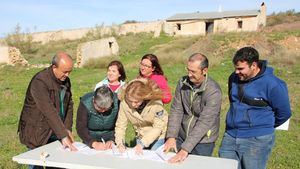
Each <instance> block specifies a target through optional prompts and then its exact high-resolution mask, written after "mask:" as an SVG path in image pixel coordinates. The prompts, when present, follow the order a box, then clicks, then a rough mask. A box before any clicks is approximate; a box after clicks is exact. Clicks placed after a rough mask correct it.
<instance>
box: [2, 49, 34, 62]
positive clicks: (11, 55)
mask: <svg viewBox="0 0 300 169" xmlns="http://www.w3.org/2000/svg"><path fill="white" fill-rule="evenodd" d="M0 64H7V65H12V66H14V65H28V62H27V60H26V59H25V58H24V57H23V56H22V55H21V52H20V50H19V49H18V48H16V47H9V46H0Z"/></svg>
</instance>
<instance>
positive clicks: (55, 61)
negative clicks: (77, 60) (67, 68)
mask: <svg viewBox="0 0 300 169" xmlns="http://www.w3.org/2000/svg"><path fill="white" fill-rule="evenodd" d="M63 55H66V56H67V57H69V58H70V59H71V60H72V57H71V56H70V55H69V54H67V53H64V52H59V53H56V54H55V55H54V56H53V58H52V60H51V65H55V66H57V67H58V64H59V62H60V60H61V58H62V56H63Z"/></svg>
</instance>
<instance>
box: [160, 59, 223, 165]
mask: <svg viewBox="0 0 300 169" xmlns="http://www.w3.org/2000/svg"><path fill="white" fill-rule="evenodd" d="M187 73H188V75H187V76H184V77H182V78H181V79H180V80H179V82H178V84H177V87H176V91H175V96H174V99H173V102H172V105H171V110H170V114H169V121H168V130H167V134H166V138H167V141H166V143H165V147H164V150H165V151H166V152H168V151H170V150H172V149H173V150H175V152H177V150H179V151H178V152H177V154H176V155H175V156H174V157H172V158H171V159H170V160H169V162H170V163H177V162H182V161H184V160H185V159H186V158H187V156H188V154H194V155H203V156H211V155H212V152H213V149H214V147H215V141H216V140H217V138H218V135H219V126H220V109H221V101H222V92H221V89H220V86H219V85H218V83H217V82H215V81H214V80H213V79H211V78H210V77H209V76H208V59H207V58H206V56H205V55H203V54H201V53H195V54H193V55H191V56H190V57H189V59H188V62H187Z"/></svg>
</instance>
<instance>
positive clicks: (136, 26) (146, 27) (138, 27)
mask: <svg viewBox="0 0 300 169" xmlns="http://www.w3.org/2000/svg"><path fill="white" fill-rule="evenodd" d="M163 24H164V22H163V21H153V22H138V23H126V24H122V25H120V28H119V32H118V34H119V35H126V34H128V33H134V34H135V33H141V32H146V33H156V34H158V35H159V34H160V32H161V31H162V27H163Z"/></svg>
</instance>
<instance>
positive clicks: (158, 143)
mask: <svg viewBox="0 0 300 169" xmlns="http://www.w3.org/2000/svg"><path fill="white" fill-rule="evenodd" d="M140 142H141V141H140V140H139V139H136V144H139V143H140ZM164 143H165V139H159V140H155V141H154V142H153V143H152V144H150V145H149V147H147V148H145V149H148V150H153V151H155V150H156V149H158V148H159V147H160V146H162V145H163V144H164Z"/></svg>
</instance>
